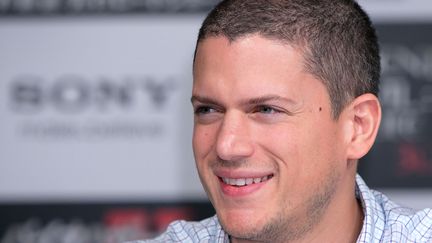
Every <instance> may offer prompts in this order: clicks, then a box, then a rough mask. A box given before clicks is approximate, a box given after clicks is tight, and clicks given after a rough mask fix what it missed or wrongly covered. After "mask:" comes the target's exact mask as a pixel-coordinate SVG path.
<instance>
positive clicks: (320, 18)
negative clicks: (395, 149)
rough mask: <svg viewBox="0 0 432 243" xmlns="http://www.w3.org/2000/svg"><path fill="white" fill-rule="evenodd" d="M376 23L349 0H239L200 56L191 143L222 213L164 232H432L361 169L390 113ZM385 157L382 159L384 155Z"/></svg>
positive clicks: (397, 238) (334, 235) (304, 237)
mask: <svg viewBox="0 0 432 243" xmlns="http://www.w3.org/2000/svg"><path fill="white" fill-rule="evenodd" d="M379 73H380V61H379V50H378V44H377V39H376V34H375V31H374V29H373V27H372V25H371V22H370V20H369V18H368V16H367V15H366V14H365V13H364V12H363V11H362V9H361V8H360V7H359V5H358V4H357V3H356V2H354V1H352V0H286V1H282V0H248V1H245V0H231V1H223V2H221V3H220V4H219V5H217V6H216V8H215V9H214V10H213V11H212V12H211V13H210V14H209V15H208V16H207V18H206V19H205V21H204V23H203V25H202V27H201V29H200V32H199V36H198V41H197V46H196V52H195V60H194V67H193V76H194V81H193V91H192V105H193V107H194V111H195V121H194V135H193V148H194V155H195V160H196V165H197V168H198V173H199V176H200V179H201V182H202V184H203V186H204V189H205V190H206V192H207V194H208V196H209V198H210V201H211V202H212V204H213V206H214V208H215V210H216V213H217V215H216V216H214V217H212V218H209V219H205V220H203V221H201V222H185V221H176V222H174V223H172V224H171V225H170V226H169V228H168V229H167V231H166V232H165V233H164V234H162V235H161V236H159V237H158V238H156V239H154V240H153V241H156V242H355V241H357V242H432V211H431V210H430V209H425V210H422V211H419V212H413V211H411V210H409V209H406V208H402V207H400V206H398V205H396V204H394V203H393V202H391V201H389V199H387V198H386V197H385V196H384V195H382V194H380V193H379V192H375V191H372V190H370V189H369V188H368V187H367V186H366V184H365V183H364V182H363V180H362V179H361V178H360V176H359V175H356V168H357V163H358V160H359V159H360V158H361V157H362V156H364V155H365V154H366V153H367V152H368V151H369V150H370V148H371V146H372V144H373V143H374V141H375V137H376V135H377V131H378V127H379V124H380V119H381V108H380V103H379V100H378V98H377V96H378V80H379ZM377 163H379V161H377Z"/></svg>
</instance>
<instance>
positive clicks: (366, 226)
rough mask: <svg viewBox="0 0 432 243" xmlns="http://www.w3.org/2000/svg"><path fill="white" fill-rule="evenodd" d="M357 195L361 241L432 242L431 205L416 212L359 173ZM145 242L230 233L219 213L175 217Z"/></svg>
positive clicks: (216, 239)
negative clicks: (186, 218) (361, 215)
mask: <svg viewBox="0 0 432 243" xmlns="http://www.w3.org/2000/svg"><path fill="white" fill-rule="evenodd" d="M356 195H357V198H359V199H360V201H361V203H362V206H363V211H364V215H365V218H364V221H363V228H362V230H361V232H360V235H359V237H358V239H357V242H358V243H363V242H364V243H372V242H385V243H387V242H397V243H403V242H421V243H427V242H430V243H432V210H431V209H423V210H421V211H418V212H415V211H413V210H412V209H409V208H405V207H401V206H399V205H397V204H396V203H394V202H392V201H390V200H389V199H388V198H387V197H386V196H385V195H383V194H382V193H380V192H377V191H374V190H371V189H369V188H368V187H367V185H366V184H365V182H364V181H363V179H362V178H361V177H360V176H359V175H357V178H356ZM431 203H432V202H431ZM143 242H208V243H210V242H211V243H228V242H229V236H228V234H227V233H225V231H224V230H223V229H222V226H221V225H220V223H219V221H218V219H217V217H216V216H213V217H211V218H208V219H205V220H202V221H200V222H186V221H174V222H173V223H171V224H170V225H169V226H168V229H167V230H166V232H165V233H163V234H162V235H160V236H159V237H157V238H155V239H153V240H147V241H135V242H133V243H143Z"/></svg>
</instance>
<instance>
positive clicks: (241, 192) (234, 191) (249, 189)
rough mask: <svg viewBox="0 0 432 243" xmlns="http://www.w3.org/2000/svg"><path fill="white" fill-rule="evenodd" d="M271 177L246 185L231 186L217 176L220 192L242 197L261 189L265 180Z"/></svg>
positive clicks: (265, 182)
mask: <svg viewBox="0 0 432 243" xmlns="http://www.w3.org/2000/svg"><path fill="white" fill-rule="evenodd" d="M271 179H272V178H270V179H268V180H266V181H263V182H260V183H252V184H250V185H246V186H231V185H228V184H225V183H224V182H223V181H222V179H221V178H219V183H220V185H221V189H222V192H223V193H224V194H225V195H227V196H230V197H243V196H247V195H250V194H252V193H254V192H256V191H258V190H259V189H261V187H262V186H264V185H265V184H267V182H269V181H270V180H271Z"/></svg>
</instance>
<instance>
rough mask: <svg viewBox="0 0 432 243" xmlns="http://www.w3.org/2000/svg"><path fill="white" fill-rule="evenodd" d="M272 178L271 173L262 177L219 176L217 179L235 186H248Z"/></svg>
mask: <svg viewBox="0 0 432 243" xmlns="http://www.w3.org/2000/svg"><path fill="white" fill-rule="evenodd" d="M271 178H273V174H271V175H266V176H263V177H258V178H226V177H219V180H221V181H222V182H223V183H225V184H227V185H230V186H236V187H243V186H249V185H252V184H259V183H262V182H265V181H267V180H270V179H271Z"/></svg>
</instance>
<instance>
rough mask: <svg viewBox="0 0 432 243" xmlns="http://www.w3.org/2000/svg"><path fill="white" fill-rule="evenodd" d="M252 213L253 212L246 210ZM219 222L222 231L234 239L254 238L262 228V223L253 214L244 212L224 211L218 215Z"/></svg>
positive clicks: (260, 219)
mask: <svg viewBox="0 0 432 243" xmlns="http://www.w3.org/2000/svg"><path fill="white" fill-rule="evenodd" d="M246 211H253V210H246ZM218 218H219V221H220V223H221V225H222V227H223V229H224V230H225V231H226V232H227V233H228V234H229V235H230V236H233V237H236V238H244V239H247V238H251V237H252V238H254V236H256V235H257V234H258V232H261V231H262V229H263V228H264V225H265V223H264V221H263V220H262V218H260V217H257V213H256V211H255V212H245V210H236V211H234V210H231V211H228V210H227V211H225V213H223V214H218Z"/></svg>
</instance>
